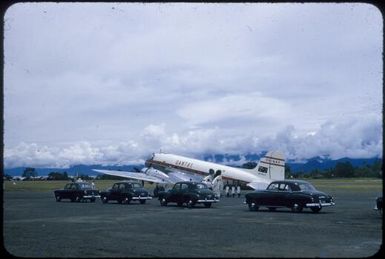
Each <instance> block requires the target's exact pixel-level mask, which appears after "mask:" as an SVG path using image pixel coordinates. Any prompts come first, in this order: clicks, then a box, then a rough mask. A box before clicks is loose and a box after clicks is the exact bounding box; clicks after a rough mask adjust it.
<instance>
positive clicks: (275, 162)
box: [251, 151, 285, 180]
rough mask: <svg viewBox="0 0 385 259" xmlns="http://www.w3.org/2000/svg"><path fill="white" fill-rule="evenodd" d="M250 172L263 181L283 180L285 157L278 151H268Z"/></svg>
mask: <svg viewBox="0 0 385 259" xmlns="http://www.w3.org/2000/svg"><path fill="white" fill-rule="evenodd" d="M251 171H252V173H253V174H255V175H258V176H259V177H262V178H265V179H272V180H283V179H285V157H284V155H283V154H282V153H280V152H279V151H269V152H267V154H266V155H265V156H264V157H262V158H261V159H260V160H259V162H258V164H257V166H256V167H255V168H254V169H251Z"/></svg>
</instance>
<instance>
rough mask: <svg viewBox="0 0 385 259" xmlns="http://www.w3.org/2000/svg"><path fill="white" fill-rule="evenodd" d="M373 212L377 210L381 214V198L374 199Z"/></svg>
mask: <svg viewBox="0 0 385 259" xmlns="http://www.w3.org/2000/svg"><path fill="white" fill-rule="evenodd" d="M374 209H375V210H378V211H379V212H380V213H381V214H382V196H380V197H377V198H376V204H375V206H374Z"/></svg>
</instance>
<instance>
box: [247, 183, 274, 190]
mask: <svg viewBox="0 0 385 259" xmlns="http://www.w3.org/2000/svg"><path fill="white" fill-rule="evenodd" d="M246 185H247V186H249V187H251V188H253V189H254V190H266V188H267V186H268V185H269V182H251V183H248V184H246Z"/></svg>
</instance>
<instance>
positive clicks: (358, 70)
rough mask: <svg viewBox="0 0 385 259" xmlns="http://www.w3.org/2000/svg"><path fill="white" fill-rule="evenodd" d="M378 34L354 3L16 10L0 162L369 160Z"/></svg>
mask: <svg viewBox="0 0 385 259" xmlns="http://www.w3.org/2000/svg"><path fill="white" fill-rule="evenodd" d="M382 33H383V27H382V15H381V12H380V11H379V10H378V9H377V8H376V7H375V6H372V5H369V4H360V3H354V4H333V3H328V4H326V3H324V4H321V3H320V4H261V3H249V4H244V3H237V4H214V3H213V4H209V3H166V4H160V3H146V4H143V3H18V4H15V5H13V6H11V7H10V8H9V9H8V10H7V12H6V14H5V16H4V165H5V166H6V167H14V166H63V167H65V166H68V165H71V164H78V163H84V164H94V163H103V164H124V163H129V162H132V161H143V159H145V158H146V157H147V156H149V155H150V154H151V153H152V152H158V151H159V150H162V151H164V152H170V153H177V154H182V155H189V156H193V157H198V156H199V155H200V154H202V153H213V152H215V153H228V154H234V153H237V154H238V153H241V154H245V153H248V152H251V153H257V154H259V153H261V152H264V151H267V150H273V149H274V150H280V151H281V152H283V153H284V154H285V156H286V158H289V159H295V160H303V159H306V158H310V157H313V156H326V157H330V158H334V159H337V158H341V157H351V158H368V157H382V151H383V150H382V141H383V140H382V105H383V103H382V101H383V98H382V96H383V92H382V76H383V75H382V72H383V64H382Z"/></svg>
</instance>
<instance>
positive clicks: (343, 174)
mask: <svg viewBox="0 0 385 259" xmlns="http://www.w3.org/2000/svg"><path fill="white" fill-rule="evenodd" d="M256 166H257V163H256V162H247V163H245V164H243V165H242V166H241V167H242V168H247V169H252V168H255V167H256ZM22 177H24V178H25V180H39V178H38V173H37V171H36V169H35V168H33V167H27V168H25V169H24V171H23V175H22ZM348 177H349V178H350V177H370V178H382V159H379V160H377V161H375V162H374V163H373V164H371V165H368V164H366V165H363V166H356V167H354V166H353V165H352V164H351V163H350V162H349V161H345V162H337V164H336V165H335V167H332V168H327V169H313V170H312V171H310V172H303V171H296V172H294V171H292V170H291V168H290V166H289V165H288V164H285V178H348ZM4 178H6V179H8V180H11V179H12V176H10V175H4ZM73 178H80V179H82V180H92V179H96V180H122V179H124V178H122V177H119V176H112V175H106V174H102V175H97V176H96V178H92V177H90V176H88V175H86V174H81V175H78V176H76V177H74V176H69V175H68V173H67V172H63V173H61V172H50V173H49V174H48V176H47V178H45V179H46V180H70V179H73Z"/></svg>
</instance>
